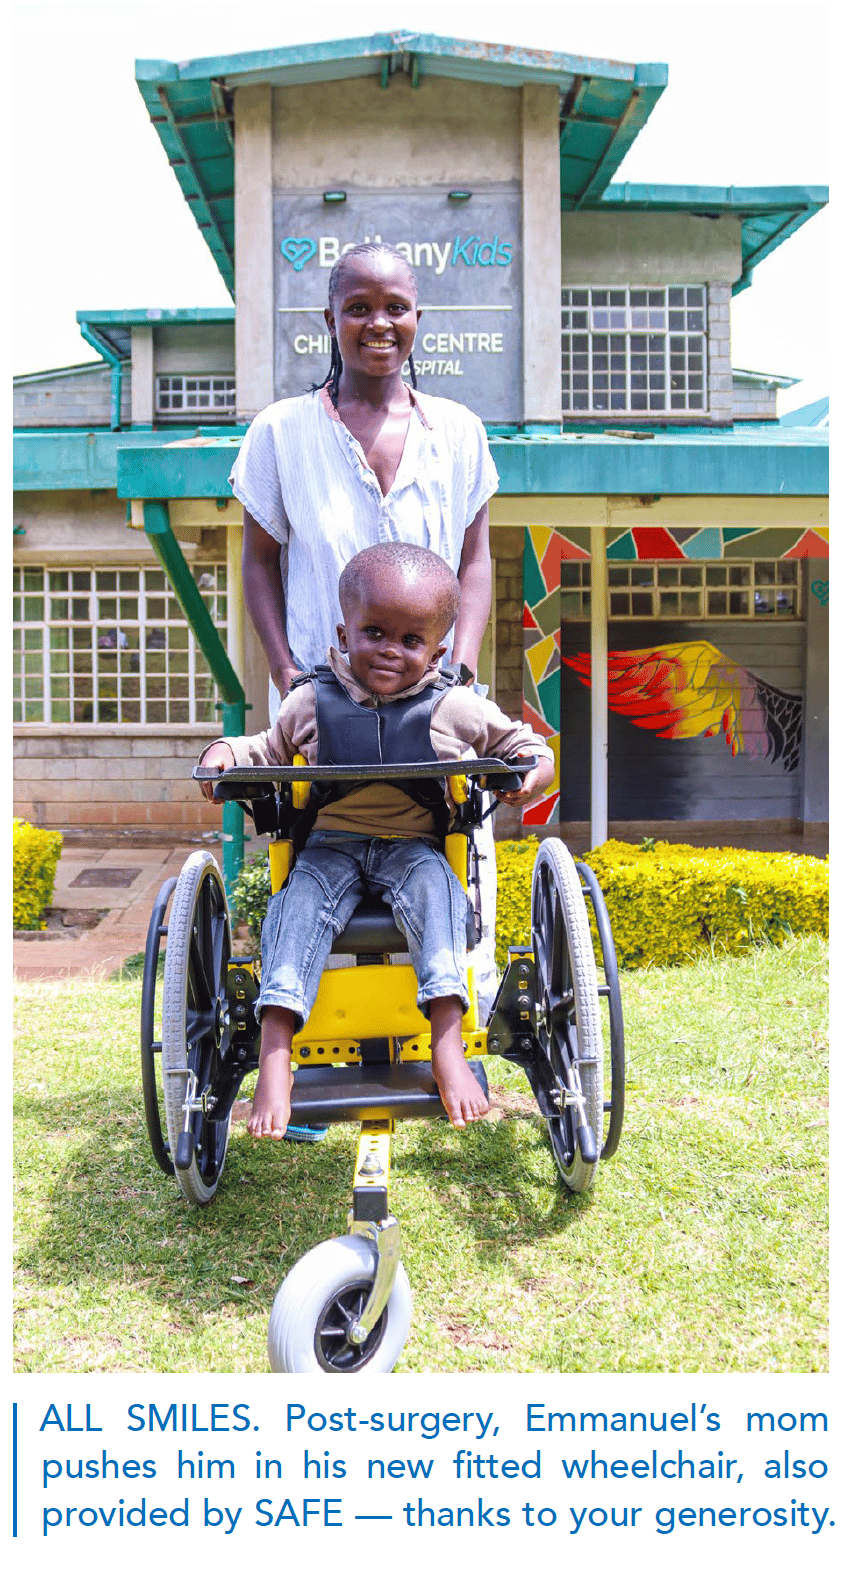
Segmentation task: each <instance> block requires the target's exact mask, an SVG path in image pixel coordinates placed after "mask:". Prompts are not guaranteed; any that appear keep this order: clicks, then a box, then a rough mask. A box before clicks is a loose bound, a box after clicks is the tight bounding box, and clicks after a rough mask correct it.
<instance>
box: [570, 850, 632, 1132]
mask: <svg viewBox="0 0 852 1574" xmlns="http://www.w3.org/2000/svg"><path fill="white" fill-rule="evenodd" d="M577 873H578V874H579V876H580V879H581V881H582V883H583V894H584V895H585V894H586V888H588V899H589V901H590V902H591V904H592V912H593V914H594V918H595V927H596V928H597V931H598V942H599V944H600V948H601V958H602V961H603V969H604V980H605V983H604V986H603V989H601V988H599V989H598V994H599V995H600V994H604V995H605V996H606V1002H607V1016H608V1018H609V1046H608V1049H607V1044H606V1043H604V1112H605V1120H604V1131H605V1137H604V1145H603V1148H602V1149H601V1158H602V1159H611V1158H612V1155H613V1154H614V1152H615V1150H616V1148H617V1147H618V1143H619V1139H620V1137H621V1128H622V1126H623V1124H624V1012H623V1010H622V1006H621V985H620V983H619V978H618V957H617V956H616V952H615V941H614V940H613V938H612V925H611V924H610V921H609V913H608V912H607V906H606V901H605V899H604V894H603V891H602V890H601V888H600V884H599V883H598V879H597V876H596V875H595V874H594V872H593V871H592V870H591V869H590V868H589V866H588V864H584V863H578V864H577Z"/></svg>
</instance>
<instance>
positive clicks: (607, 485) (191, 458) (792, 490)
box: [117, 425, 828, 498]
mask: <svg viewBox="0 0 852 1574" xmlns="http://www.w3.org/2000/svg"><path fill="white" fill-rule="evenodd" d="M241 430H242V429H240V430H239V431H238V430H237V429H234V431H233V432H227V433H226V432H222V433H216V434H215V435H213V434H211V435H210V437H209V438H207V439H206V440H205V441H203V442H194V443H192V444H175V443H172V444H168V445H158V446H157V447H156V448H155V447H150V448H148V449H145V447H144V446H143V445H142V444H139V445H137V446H136V447H135V448H134V449H133V450H132V451H130V450H129V448H127V449H124V450H122V448H121V447H119V448H118V455H117V475H118V495H119V497H125V498H134V497H137V498H138V497H149V498H170V497H230V496H231V490H230V487H229V486H228V474H229V472H230V469H231V466H232V464H233V462H234V456H235V453H236V450H237V445H238V443H239V441H240V432H241ZM642 437H643V439H644V440H642V441H638V440H636V439H635V438H633V437H631V435H630V433H627V432H626V433H623V434H618V435H611V434H608V433H605V432H589V433H585V434H584V435H582V436H579V435H578V434H571V433H563V434H562V435H561V436H537V435H536V436H528V435H520V434H519V435H517V436H514V437H497V436H494V435H493V434H491V435H489V447H490V449H491V453H492V455H493V457H494V460H495V463H496V465H497V469H498V472H499V475H500V491H501V492H502V493H504V494H505V493H508V494H514V495H531V494H535V495H542V494H547V493H550V494H554V495H560V494H562V495H573V496H581V495H595V496H600V495H616V494H622V495H623V494H629V493H633V494H635V493H642V494H659V495H660V496H691V495H711V496H744V497H755V496H765V497H777V496H781V495H783V496H786V497H810V496H816V497H820V496H823V495H825V494H826V493H827V492H828V432H827V431H825V430H818V429H816V428H809V429H807V430H805V431H801V430H799V431H795V430H793V429H792V428H790V427H783V426H780V425H766V426H760V427H759V428H758V429H757V430H754V429H753V428H750V427H749V426H742V427H734V428H733V430H731V429H730V428H728V429H727V430H725V431H721V432H714V431H712V430H709V429H708V428H706V427H702V428H685V429H684V428H680V429H676V430H666V431H661V432H655V433H654V434H653V436H652V437H650V438H648V437H647V436H646V435H645V434H644V433H643V434H642Z"/></svg>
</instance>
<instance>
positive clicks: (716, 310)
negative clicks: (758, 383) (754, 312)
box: [707, 284, 733, 421]
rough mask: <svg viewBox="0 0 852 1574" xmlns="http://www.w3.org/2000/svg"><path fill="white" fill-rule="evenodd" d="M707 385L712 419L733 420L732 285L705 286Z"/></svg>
mask: <svg viewBox="0 0 852 1574" xmlns="http://www.w3.org/2000/svg"><path fill="white" fill-rule="evenodd" d="M707 331H708V345H707V389H708V396H709V397H708V403H709V406H710V415H711V417H712V418H713V420H714V421H732V420H733V393H732V372H731V286H730V284H708V286H707Z"/></svg>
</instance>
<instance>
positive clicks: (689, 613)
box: [562, 558, 802, 620]
mask: <svg viewBox="0 0 852 1574" xmlns="http://www.w3.org/2000/svg"><path fill="white" fill-rule="evenodd" d="M590 586H591V569H590V565H589V564H588V563H585V562H578V561H570V562H567V563H563V565H562V616H563V618H565V619H569V620H572V619H582V618H588V617H589V614H590V607H591V590H590ZM607 590H608V604H609V616H610V617H611V618H617V619H629V618H654V619H663V618H690V619H704V618H737V619H741V618H766V617H774V618H785V619H795V618H801V616H802V589H801V565H800V563H799V561H798V560H797V559H790V558H784V559H782V560H781V561H780V562H773V561H768V562H746V561H744V560H740V561H739V562H733V561H729V562H722V563H711V562H700V563H687V562H678V563H612V562H611V563H609V564H608V565H607Z"/></svg>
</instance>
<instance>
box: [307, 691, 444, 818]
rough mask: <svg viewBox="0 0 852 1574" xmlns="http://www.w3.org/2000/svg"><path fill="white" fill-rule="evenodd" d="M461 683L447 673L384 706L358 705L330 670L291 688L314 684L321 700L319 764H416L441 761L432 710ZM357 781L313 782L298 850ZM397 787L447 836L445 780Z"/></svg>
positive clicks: (425, 780)
mask: <svg viewBox="0 0 852 1574" xmlns="http://www.w3.org/2000/svg"><path fill="white" fill-rule="evenodd" d="M457 682H458V679H457V678H455V677H453V676H448V675H447V674H445V673H443V672H439V673H437V674H436V676H435V679H434V681H433V682H432V683H430V684H429V685H428V686H427V687H426V688H424V689H421V690H420V692H419V693H418V694H409V695H407V696H405V697H404V698H400V699H389V700H386V701H384V702H383V703H382V704H381V705H377V706H375V707H373V706H372V705H359V703H358V701H357V700H353V699H352V696H351V695H350V694H348V693H347V691H346V689H345V688H344V686H343V684H342V683H341V682H340V680H339V678H337V677H335V674H334V673H333V672H332V670H331V667H328V666H325V665H323V666H319V667H316V668H314V670H313V671H312V672H307V673H305V675H304V676H303V677H299V678H296V679H295V680H294V682H293V684H292V685H291V687H293V688H295V687H296V686H297V685H298V684H300V683H312V684H313V686H314V698H315V701H316V718H317V757H316V764H317V765H338V766H341V767H347V766H350V765H410V764H412V763H413V762H414V761H415V760H416V761H418V762H422V763H424V764H425V763H429V764H431V763H432V762H433V761H434V762H435V763H438V756H437V755H436V753H435V750H434V748H433V747H432V712H433V710H434V709H435V706H436V705H437V703H438V700H439V699H440V698H441V697H442V695H444V694H445V693H446V692H447V689H450V688H453V687H455V685H456V684H457ZM361 785H362V784H361V783H359V782H358V781H342V782H324V783H322V784H320V783H319V782H312V783H311V796H310V802H309V804H308V808H307V811H306V813H305V815H304V816H303V818H302V821H301V823H300V825H299V828H298V832H297V833H296V837H297V846H298V847H303V846H304V844H305V841H306V840H307V837H308V835H309V834H310V830H311V827H312V826H313V824H314V821H315V820H316V817H317V815H318V813H319V811H320V809H323V808H325V806H326V805H327V804H329V803H334V802H336V801H337V800H338V799H339V798H344V797H346V796H347V795H348V794H349V793H352V792H357V791H358V790H359V788H360V786H361ZM394 786H395V787H398V788H399V789H400V791H401V792H404V793H406V794H407V796H408V797H409V798H411V799H413V801H414V802H415V803H416V804H419V805H420V806H421V808H424V809H428V810H430V812H431V813H432V815H433V817H434V822H435V834H436V835H437V836H439V837H443V836H445V835H446V832H447V829H448V827H449V823H450V810H449V806H448V804H447V800H446V797H445V796H444V782H443V781H442V780H440V779H434V778H433V779H429V778H422V779H420V780H416V779H411V780H409V779H407V778H400V779H395V780H394Z"/></svg>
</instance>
